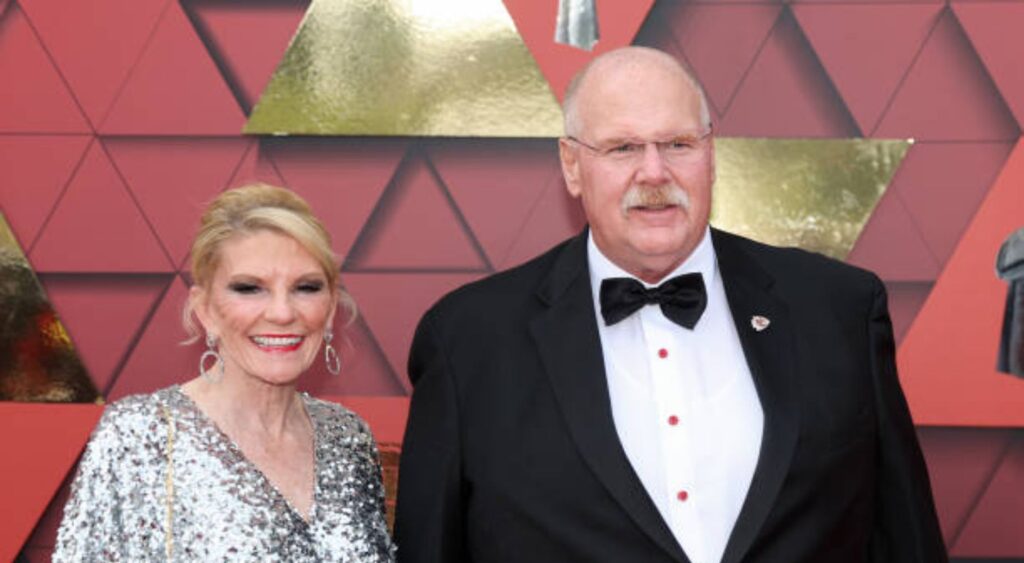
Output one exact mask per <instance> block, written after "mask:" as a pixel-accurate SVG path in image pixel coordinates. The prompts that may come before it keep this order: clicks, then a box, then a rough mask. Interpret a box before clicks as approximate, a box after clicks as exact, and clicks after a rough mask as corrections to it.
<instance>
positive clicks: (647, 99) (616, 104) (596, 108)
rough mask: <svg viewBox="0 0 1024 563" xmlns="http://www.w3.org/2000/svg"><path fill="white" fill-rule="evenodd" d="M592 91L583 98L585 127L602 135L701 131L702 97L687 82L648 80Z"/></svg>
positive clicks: (650, 134) (669, 133) (644, 135)
mask: <svg viewBox="0 0 1024 563" xmlns="http://www.w3.org/2000/svg"><path fill="white" fill-rule="evenodd" d="M646 86H648V87H649V88H644V87H643V86H640V87H637V86H636V85H635V84H630V85H626V86H624V87H622V88H612V89H598V90H592V91H591V92H590V93H591V94H593V95H591V96H587V97H585V98H582V99H581V100H580V102H581V103H580V106H579V111H580V114H581V118H582V126H583V129H584V130H586V131H588V132H589V133H590V134H592V135H597V136H599V137H600V138H622V139H627V138H633V137H636V136H638V135H639V136H643V137H659V136H674V135H679V134H683V133H691V132H698V131H699V130H700V129H701V128H702V127H703V124H702V123H701V116H700V115H701V112H700V98H699V97H698V96H697V95H696V93H695V92H693V91H692V89H690V88H689V87H688V85H687V88H685V89H684V88H681V87H679V85H675V86H671V85H666V84H662V83H648V84H646Z"/></svg>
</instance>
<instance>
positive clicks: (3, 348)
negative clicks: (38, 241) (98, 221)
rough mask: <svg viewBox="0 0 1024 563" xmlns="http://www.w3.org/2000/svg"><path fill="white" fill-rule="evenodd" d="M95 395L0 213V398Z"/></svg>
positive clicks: (88, 399) (75, 399)
mask: <svg viewBox="0 0 1024 563" xmlns="http://www.w3.org/2000/svg"><path fill="white" fill-rule="evenodd" d="M100 400H101V399H100V396H99V393H98V392H97V391H96V386H95V385H94V384H93V382H92V380H91V379H89V374H88V373H87V372H86V370H85V366H84V365H83V364H82V361H81V359H80V358H79V357H78V353H77V352H75V347H74V345H73V344H72V343H71V338H69V337H68V333H67V331H66V330H64V325H62V324H61V322H60V320H59V319H58V318H57V315H56V314H55V313H54V311H53V307H52V306H51V305H50V302H49V301H48V300H47V299H46V293H45V292H44V291H43V287H42V286H41V285H40V284H39V280H38V279H37V278H36V275H35V272H33V271H32V267H31V266H30V265H29V263H28V260H27V259H26V258H25V255H24V253H22V251H21V247H20V246H19V245H18V241H17V240H15V238H14V233H12V232H11V229H10V227H9V226H8V225H7V220H6V219H5V218H4V216H3V214H2V213H0V401H22V402H40V403H92V402H99V401H100Z"/></svg>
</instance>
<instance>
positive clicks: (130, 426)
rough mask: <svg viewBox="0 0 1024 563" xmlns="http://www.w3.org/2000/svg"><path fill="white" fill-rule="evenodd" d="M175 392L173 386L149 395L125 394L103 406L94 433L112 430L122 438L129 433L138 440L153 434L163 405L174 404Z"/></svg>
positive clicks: (160, 417)
mask: <svg viewBox="0 0 1024 563" xmlns="http://www.w3.org/2000/svg"><path fill="white" fill-rule="evenodd" d="M176 389H177V386H172V387H165V388H163V389H160V390H158V391H154V392H152V393H141V394H137V395H128V396H126V397H122V398H120V399H117V400H116V401H113V402H111V403H109V404H107V405H106V407H105V408H104V409H103V416H102V417H101V418H100V422H99V424H98V425H97V427H96V433H97V434H98V433H103V432H111V431H113V432H116V433H117V434H119V435H121V437H122V438H126V437H129V436H131V435H133V434H138V436H137V437H139V438H145V437H147V436H151V435H155V433H153V432H152V430H153V425H154V424H156V423H158V422H159V421H161V420H163V411H162V409H163V405H173V404H174V400H173V399H174V396H175V394H176V393H177V391H176ZM132 437H135V436H132Z"/></svg>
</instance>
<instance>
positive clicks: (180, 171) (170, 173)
mask: <svg viewBox="0 0 1024 563" xmlns="http://www.w3.org/2000/svg"><path fill="white" fill-rule="evenodd" d="M103 144H104V145H105V146H106V148H107V151H108V152H109V153H110V158H111V160H112V161H113V163H114V166H116V167H117V169H118V170H119V171H120V172H121V176H122V177H123V178H124V179H125V182H127V183H128V188H129V189H130V190H131V191H132V193H134V195H135V200H136V201H138V202H139V206H140V207H141V208H142V212H143V213H144V214H145V215H146V217H147V218H148V219H149V222H150V224H151V225H153V229H154V230H156V234H157V236H159V237H160V240H161V242H163V244H164V248H166V249H167V252H169V253H170V255H171V260H172V261H173V262H174V263H175V264H180V263H181V262H182V261H183V260H185V258H186V257H187V256H188V251H189V246H190V244H191V242H192V237H193V236H194V235H195V232H196V229H197V227H198V226H199V217H200V215H202V212H203V209H204V208H205V207H206V204H207V203H209V202H210V200H212V199H213V198H214V197H216V195H217V194H218V193H219V192H220V191H221V190H223V189H224V188H225V187H227V184H228V180H229V179H230V178H231V176H232V174H234V172H235V170H236V169H237V168H238V164H239V162H240V161H241V158H242V156H243V154H244V153H245V150H246V148H248V145H249V141H248V140H246V139H242V138H233V139H202V138H200V139H117V138H111V139H106V140H105V141H104V142H103Z"/></svg>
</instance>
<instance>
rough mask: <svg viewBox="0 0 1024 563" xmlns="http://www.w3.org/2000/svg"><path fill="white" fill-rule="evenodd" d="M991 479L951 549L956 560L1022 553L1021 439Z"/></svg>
mask: <svg viewBox="0 0 1024 563" xmlns="http://www.w3.org/2000/svg"><path fill="white" fill-rule="evenodd" d="M1001 461H1002V463H1001V464H1000V465H999V467H998V469H996V471H995V475H993V476H992V481H991V482H990V484H989V486H988V489H987V490H985V492H984V493H983V496H982V497H981V499H980V500H979V502H978V504H977V507H976V508H975V509H974V511H973V512H972V513H971V516H970V520H968V521H967V524H966V525H965V526H964V528H963V532H961V533H960V537H959V538H958V539H957V542H956V543H955V544H954V545H952V546H951V549H950V552H951V554H952V555H955V556H959V557H965V556H966V557H1020V556H1021V555H1022V554H1024V534H1022V533H1021V522H1020V517H1021V513H1020V508H1021V507H1022V506H1024V440H1020V439H1017V440H1016V442H1015V443H1014V444H1013V445H1011V446H1010V450H1009V452H1007V454H1006V456H1005V457H1003V459H1002V460H1001Z"/></svg>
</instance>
